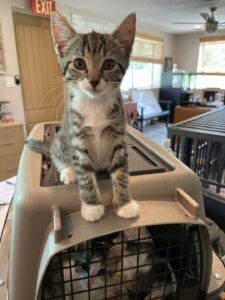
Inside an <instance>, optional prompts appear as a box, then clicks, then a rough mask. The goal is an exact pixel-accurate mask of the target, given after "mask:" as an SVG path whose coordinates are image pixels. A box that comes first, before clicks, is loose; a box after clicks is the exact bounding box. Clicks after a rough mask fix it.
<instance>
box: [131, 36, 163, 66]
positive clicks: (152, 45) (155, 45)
mask: <svg viewBox="0 0 225 300" xmlns="http://www.w3.org/2000/svg"><path fill="white" fill-rule="evenodd" d="M163 48H164V43H163V39H162V38H160V37H156V36H151V35H148V34H145V33H137V34H136V37H135V41H134V45H133V51H132V54H131V60H132V61H138V62H149V63H158V64H162V63H163Z"/></svg>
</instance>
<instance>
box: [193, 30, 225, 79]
mask: <svg viewBox="0 0 225 300" xmlns="http://www.w3.org/2000/svg"><path fill="white" fill-rule="evenodd" d="M198 72H201V73H225V36H215V37H203V38H201V39H200V47H199V57H198Z"/></svg>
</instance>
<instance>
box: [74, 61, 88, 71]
mask: <svg viewBox="0 0 225 300" xmlns="http://www.w3.org/2000/svg"><path fill="white" fill-rule="evenodd" d="M74 67H75V68H76V69H77V70H84V69H85V68H86V63H85V61H84V60H83V59H82V58H76V59H75V60H74Z"/></svg>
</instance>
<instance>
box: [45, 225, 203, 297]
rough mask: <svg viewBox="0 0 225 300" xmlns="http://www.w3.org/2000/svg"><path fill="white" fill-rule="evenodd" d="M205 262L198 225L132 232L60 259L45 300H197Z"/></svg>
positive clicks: (49, 275) (53, 265)
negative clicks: (187, 296) (189, 297)
mask: <svg viewBox="0 0 225 300" xmlns="http://www.w3.org/2000/svg"><path fill="white" fill-rule="evenodd" d="M202 262H203V258H202V249H201V242H200V234H199V229H198V226H196V225H188V224H184V225H160V226H149V227H139V228H136V229H128V230H125V231H122V232H117V233H114V234H110V235H107V236H103V237H99V238H95V239H93V240H90V241H86V242H83V243H81V244H78V245H75V246H74V247H71V248H69V249H67V250H65V251H62V252H60V253H58V254H56V255H55V256H54V257H53V258H52V259H51V261H50V263H49V265H48V268H47V271H46V273H45V276H44V279H43V282H42V295H41V299H42V300H51V299H52V300H53V299H58V300H59V299H66V300H83V299H87V300H104V299H131V300H132V299H143V300H157V299H158V300H159V299H184V298H183V296H182V295H184V293H185V291H188V293H190V292H191V295H192V300H194V299H199V298H198V297H199V292H200V278H201V276H202V272H203V263H202Z"/></svg>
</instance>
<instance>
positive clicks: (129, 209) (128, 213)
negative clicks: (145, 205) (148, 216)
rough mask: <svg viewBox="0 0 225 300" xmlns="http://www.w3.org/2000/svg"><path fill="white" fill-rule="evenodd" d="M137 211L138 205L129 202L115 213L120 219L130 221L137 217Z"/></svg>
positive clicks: (133, 201) (132, 201) (134, 202)
mask: <svg viewBox="0 0 225 300" xmlns="http://www.w3.org/2000/svg"><path fill="white" fill-rule="evenodd" d="M139 210H140V208H139V205H138V203H137V202H136V201H135V200H131V201H130V202H128V203H127V204H125V205H123V206H121V207H120V208H119V209H118V210H117V212H116V213H117V215H118V216H119V217H121V218H124V219H131V218H135V217H137V216H138V215H139Z"/></svg>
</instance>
